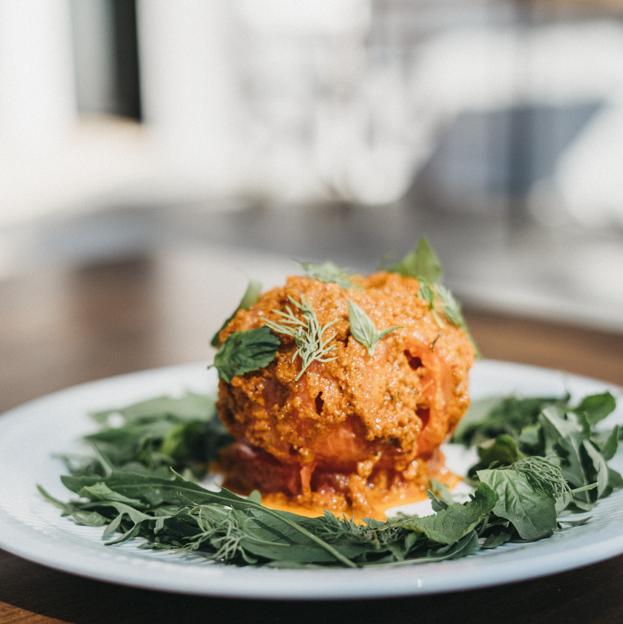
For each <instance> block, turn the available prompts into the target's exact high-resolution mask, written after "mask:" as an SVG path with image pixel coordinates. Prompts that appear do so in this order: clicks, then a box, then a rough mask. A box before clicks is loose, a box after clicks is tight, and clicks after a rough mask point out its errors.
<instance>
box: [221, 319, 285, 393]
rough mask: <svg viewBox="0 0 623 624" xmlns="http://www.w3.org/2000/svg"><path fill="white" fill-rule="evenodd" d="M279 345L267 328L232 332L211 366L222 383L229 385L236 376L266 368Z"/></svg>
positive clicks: (273, 357)
mask: <svg viewBox="0 0 623 624" xmlns="http://www.w3.org/2000/svg"><path fill="white" fill-rule="evenodd" d="M280 345H281V341H280V340H279V338H277V336H275V335H274V334H273V333H272V332H271V331H270V329H268V327H259V328H257V329H249V330H246V331H240V332H234V333H233V334H231V335H230V336H228V338H227V340H226V341H225V342H224V343H223V346H222V347H221V349H220V350H219V352H218V353H217V354H216V355H215V356H214V364H213V366H214V368H216V370H217V371H218V374H219V377H220V378H221V379H222V380H223V381H226V382H227V383H231V380H232V377H235V376H236V375H244V374H245V373H251V372H253V371H256V370H259V369H260V368H264V367H266V366H268V365H269V364H270V363H271V362H272V361H273V360H274V359H275V354H276V353H277V349H278V348H279V346H280Z"/></svg>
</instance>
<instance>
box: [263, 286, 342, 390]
mask: <svg viewBox="0 0 623 624" xmlns="http://www.w3.org/2000/svg"><path fill="white" fill-rule="evenodd" d="M288 301H289V302H290V303H291V304H292V305H293V306H294V309H295V310H297V311H298V312H299V313H300V314H301V316H302V317H303V318H302V319H301V318H299V317H298V316H297V315H296V312H295V311H294V310H293V309H292V308H291V307H290V306H286V311H285V312H283V311H282V310H273V312H274V313H275V314H277V315H278V316H279V317H280V319H281V320H280V321H279V322H277V321H266V326H267V327H270V329H272V330H273V331H274V332H276V333H278V334H285V335H286V336H291V337H292V338H294V344H295V346H296V351H295V352H294V354H293V355H292V361H294V360H295V359H296V357H297V356H298V357H300V358H301V370H300V371H299V373H298V375H297V376H296V378H295V381H298V380H299V379H300V378H301V376H302V375H303V373H304V372H305V371H306V370H307V368H308V367H309V365H310V364H311V363H312V362H331V361H332V360H335V359H336V357H335V356H330V353H331V352H332V351H334V349H335V344H331V341H332V340H333V339H334V338H335V336H334V335H330V336H326V335H325V334H326V333H327V330H328V329H329V328H330V327H331V326H332V325H334V324H335V323H336V322H337V319H335V320H334V321H331V322H330V323H326V324H325V325H320V323H319V321H318V317H317V316H316V313H315V312H314V309H313V308H312V307H311V305H310V304H309V302H308V301H307V299H306V298H305V296H301V300H300V301H297V300H296V299H294V298H293V297H290V296H289V297H288Z"/></svg>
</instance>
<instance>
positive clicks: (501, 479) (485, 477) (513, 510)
mask: <svg viewBox="0 0 623 624" xmlns="http://www.w3.org/2000/svg"><path fill="white" fill-rule="evenodd" d="M477 474H478V478H479V479H480V481H481V482H483V483H486V484H487V485H488V486H489V487H490V488H491V489H492V490H493V491H494V492H495V493H496V494H497V502H496V504H495V507H494V508H493V513H494V514H495V515H496V516H498V517H500V518H505V519H506V520H508V521H509V522H510V523H511V524H512V525H513V526H514V527H515V529H516V530H517V533H519V535H520V537H521V538H523V539H525V540H529V541H532V540H536V539H540V538H542V537H547V536H548V535H551V533H552V532H553V531H554V529H555V528H556V507H555V503H554V499H553V498H552V497H551V496H548V495H547V494H546V493H545V492H542V491H538V490H535V489H534V488H533V487H532V486H531V485H530V483H529V481H528V479H527V478H526V477H525V475H523V474H522V473H521V472H518V471H517V470H513V469H510V468H509V469H504V470H479V471H478V473H477Z"/></svg>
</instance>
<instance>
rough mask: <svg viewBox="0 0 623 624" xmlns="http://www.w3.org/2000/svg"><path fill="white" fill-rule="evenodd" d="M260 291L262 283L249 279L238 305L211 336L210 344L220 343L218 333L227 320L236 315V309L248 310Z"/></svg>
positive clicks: (225, 325) (215, 345)
mask: <svg viewBox="0 0 623 624" xmlns="http://www.w3.org/2000/svg"><path fill="white" fill-rule="evenodd" d="M261 292H262V284H261V283H260V282H258V281H257V280H253V279H252V280H249V283H248V284H247V289H246V290H245V291H244V295H242V299H241V300H240V303H239V304H238V307H237V308H236V309H235V310H234V311H233V312H232V314H230V315H229V316H228V317H227V319H226V320H225V322H224V323H223V324H222V325H221V326H220V328H219V330H218V331H217V332H216V333H215V334H214V336H212V340H211V341H210V344H211V345H212V346H213V347H218V346H220V344H221V341H220V339H219V334H220V333H221V332H222V331H223V330H224V329H225V327H227V325H229V322H230V321H231V320H232V319H233V318H234V316H236V314H237V312H238V310H248V309H249V308H250V307H251V306H253V305H255V304H256V303H257V301H258V299H259V298H260V294H261Z"/></svg>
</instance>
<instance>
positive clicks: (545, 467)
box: [39, 239, 623, 568]
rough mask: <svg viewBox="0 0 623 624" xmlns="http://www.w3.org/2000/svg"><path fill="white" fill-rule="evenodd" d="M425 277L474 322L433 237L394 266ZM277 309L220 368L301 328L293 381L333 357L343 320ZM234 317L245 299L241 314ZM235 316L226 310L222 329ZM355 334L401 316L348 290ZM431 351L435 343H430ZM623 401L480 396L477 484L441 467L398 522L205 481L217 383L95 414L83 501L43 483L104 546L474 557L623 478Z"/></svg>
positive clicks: (561, 517) (404, 560)
mask: <svg viewBox="0 0 623 624" xmlns="http://www.w3.org/2000/svg"><path fill="white" fill-rule="evenodd" d="M302 266H303V269H304V271H305V272H306V274H307V275H308V276H309V277H311V278H312V279H316V280H319V281H323V282H330V283H336V284H338V285H339V286H340V287H341V288H345V289H355V288H358V286H357V285H356V283H355V282H353V281H352V279H351V277H352V276H351V274H350V273H348V272H347V271H344V270H343V269H340V268H339V267H337V266H335V265H334V264H332V263H330V262H325V263H323V264H309V263H303V264H302ZM385 270H386V271H392V272H395V273H399V274H401V275H405V276H409V277H414V278H417V280H418V282H419V295H418V296H419V297H421V299H422V300H423V301H424V302H425V304H426V305H427V307H428V309H429V310H430V311H431V312H432V314H433V316H434V318H435V319H436V320H437V322H438V323H439V324H441V323H442V322H443V321H442V317H445V319H446V321H447V322H448V323H450V324H451V325H454V326H456V327H459V328H461V329H463V330H464V331H465V332H467V335H468V336H469V332H468V330H467V327H466V324H465V320H464V318H463V316H462V313H461V308H460V306H459V304H458V303H457V301H456V300H455V299H454V297H453V296H452V294H451V293H450V291H449V290H448V289H447V288H446V287H445V286H443V284H442V283H441V282H440V280H441V277H442V268H441V264H440V262H439V259H438V257H437V255H436V254H435V252H434V251H433V249H432V248H431V246H430V245H429V243H428V242H427V241H426V239H421V240H420V242H419V243H418V245H417V246H416V248H415V249H414V250H413V251H411V252H409V253H408V254H407V255H406V256H405V257H404V258H403V259H402V260H401V261H399V262H396V263H394V264H391V265H388V266H386V267H385ZM260 291H261V286H260V284H259V283H258V282H255V281H252V282H251V283H250V284H249V287H248V288H247V291H246V292H245V294H244V296H243V298H242V300H241V302H240V304H239V306H238V309H248V308H250V307H251V306H253V305H254V304H255V303H256V301H257V300H258V297H259V295H260ZM274 312H275V316H276V319H277V320H273V321H267V322H266V324H265V325H264V326H262V327H260V328H257V329H250V330H248V331H240V332H234V333H232V334H230V335H229V336H228V337H227V338H226V340H225V341H224V342H222V343H221V340H220V337H219V334H220V333H221V332H220V330H219V332H218V333H217V334H216V335H215V336H214V338H213V339H212V344H213V346H215V347H218V348H219V351H218V353H217V354H216V356H215V359H214V364H213V365H214V367H215V368H216V369H217V371H218V375H219V377H220V379H221V380H222V381H223V382H225V383H230V382H231V379H232V378H233V377H235V376H236V375H244V374H246V373H248V372H251V371H255V370H258V369H261V368H264V367H266V366H268V365H269V364H270V363H271V362H272V361H273V360H274V358H275V354H276V352H277V350H278V349H279V346H280V344H281V342H280V339H279V337H278V334H279V335H282V336H290V337H291V338H292V339H293V341H294V344H295V347H296V350H295V352H294V357H295V358H298V359H300V369H299V373H298V376H297V378H296V379H297V380H298V379H299V378H300V377H301V376H302V375H303V374H305V371H306V370H307V369H308V367H309V366H310V364H311V363H313V362H329V361H331V360H333V359H335V343H334V336H333V335H332V334H331V333H330V331H328V330H329V329H330V327H331V326H332V325H333V323H335V321H333V322H330V323H327V324H325V325H321V324H320V323H319V321H318V318H317V317H316V314H315V311H314V310H313V308H312V307H311V306H310V305H309V302H308V301H307V300H306V299H305V298H304V297H303V296H302V297H301V298H300V300H298V299H295V298H292V297H290V298H289V304H288V305H287V306H286V309H285V311H283V310H275V311H274ZM234 314H235V312H234ZM232 318H233V315H232V316H231V317H229V319H227V321H226V322H225V323H224V325H223V326H222V327H221V329H223V328H224V327H225V326H226V325H227V324H228V322H229V321H230V320H231V319H232ZM348 321H349V327H350V332H351V334H352V336H353V338H354V339H355V340H357V341H358V342H360V343H361V344H362V345H363V346H364V347H365V348H366V349H367V352H368V354H370V355H372V354H373V352H374V350H375V348H376V346H377V344H378V343H379V341H381V340H383V339H384V338H385V337H386V336H387V335H388V334H391V333H392V332H395V331H397V330H399V329H400V327H396V326H390V327H376V326H375V325H374V323H373V322H372V320H371V319H370V318H369V316H368V315H367V314H366V313H365V312H364V311H363V310H362V309H361V307H359V306H358V305H357V304H355V303H354V302H353V301H352V300H349V302H348ZM432 348H434V343H433V344H432V345H431V349H432ZM615 407H616V403H615V399H614V397H613V396H612V395H611V394H610V393H608V392H605V393H603V394H596V395H592V396H587V397H584V398H583V399H582V400H581V401H580V402H579V403H573V402H572V401H571V399H570V397H569V396H561V397H537V398H518V397H507V398H502V399H500V398H498V399H490V400H487V401H480V402H478V403H476V404H474V405H473V406H472V409H471V410H470V412H469V413H468V414H467V416H466V417H465V418H464V419H463V420H462V421H461V424H460V426H459V428H458V430H457V431H456V432H455V434H454V438H453V440H452V441H453V442H454V443H456V444H462V445H465V446H468V447H474V448H475V449H476V451H477V456H478V462H477V463H476V464H475V465H474V466H472V468H471V469H470V470H469V472H468V474H467V475H466V479H467V481H468V483H469V484H470V485H472V486H473V492H472V494H471V496H470V497H469V500H467V501H466V502H457V501H456V500H454V499H453V496H452V494H451V492H449V491H448V489H447V488H446V487H445V486H444V485H443V484H441V483H439V482H437V481H435V480H433V481H431V482H430V484H429V489H428V495H429V497H430V500H431V502H432V509H433V513H432V514H431V515H427V516H415V515H400V514H399V515H395V516H393V517H391V518H390V519H389V520H387V521H386V522H381V521H377V520H367V521H365V522H363V523H357V522H354V521H352V520H350V519H347V518H339V517H336V516H335V515H333V514H332V513H330V512H325V513H324V515H323V516H320V517H315V518H308V517H304V516H300V515H296V514H293V513H289V512H285V511H277V510H274V509H271V508H269V507H266V506H264V505H263V504H262V500H261V495H260V494H259V493H258V492H254V493H252V494H251V495H250V496H248V497H242V496H238V495H236V494H234V493H233V492H230V491H228V490H226V489H218V488H216V489H207V488H205V487H202V486H201V484H200V482H201V480H202V479H203V478H204V477H205V476H206V474H207V472H208V471H209V467H210V464H211V462H212V461H213V460H215V459H216V458H217V456H218V453H219V451H220V449H222V448H223V447H224V446H226V445H228V444H230V443H231V442H232V441H233V439H232V437H231V436H230V434H229V433H228V431H227V430H226V429H225V427H224V426H223V424H222V423H221V421H220V420H219V419H218V418H217V416H216V409H215V402H214V399H213V398H212V397H210V396H205V395H200V394H193V393H188V394H186V395H184V396H181V397H176V398H174V397H166V396H165V397H157V398H154V399H150V400H148V401H143V402H141V403H136V404H134V405H130V406H128V407H125V408H120V409H113V410H109V411H103V412H98V413H96V414H93V417H94V419H95V421H96V423H98V425H99V430H97V431H96V432H95V433H93V434H91V435H88V436H86V438H85V442H86V443H87V444H88V445H89V448H90V451H89V452H88V454H86V455H63V456H60V457H61V459H62V460H63V461H64V464H65V467H66V472H67V474H65V475H64V476H62V477H61V480H62V482H63V484H64V485H65V486H66V487H67V488H68V489H69V490H70V491H71V492H73V493H74V494H75V495H76V496H77V498H75V499H73V500H70V501H69V502H63V501H60V500H57V499H56V498H53V497H52V496H51V495H50V494H48V493H47V492H46V491H45V490H44V489H43V488H41V487H40V488H39V490H40V492H41V494H42V495H43V496H45V497H46V498H47V499H48V500H49V501H50V502H51V503H53V504H54V505H56V506H57V507H58V508H59V509H60V511H61V513H62V514H63V516H67V517H68V518H71V519H72V520H73V521H74V522H76V523H77V524H80V525H86V526H93V527H103V536H104V539H105V540H106V543H107V544H118V543H120V542H125V541H127V540H131V539H135V538H138V540H139V541H138V542H137V543H138V545H139V547H141V548H150V549H164V550H175V551H179V552H181V553H186V554H188V553H194V554H195V555H196V556H199V557H202V558H204V559H207V560H211V561H216V562H220V563H229V564H236V565H265V566H273V567H305V566H345V567H351V568H357V567H364V566H387V565H392V566H398V565H410V564H413V563H422V562H427V561H441V560H444V559H453V558H458V557H465V556H467V555H471V554H474V553H476V552H477V551H478V550H480V549H488V548H496V547H500V546H502V545H503V544H505V543H506V542H522V541H523V542H525V541H532V540H538V539H542V538H546V537H548V536H550V535H552V533H554V532H556V531H560V530H566V529H567V528H568V527H570V526H573V525H577V524H579V523H584V522H587V521H589V519H590V516H589V513H588V512H590V510H591V508H592V507H593V505H595V503H597V501H598V500H599V499H601V498H604V497H606V496H609V495H610V494H611V493H612V492H613V491H614V490H615V489H618V488H620V487H621V486H623V479H622V478H621V475H620V474H619V473H618V472H616V471H615V470H613V469H612V468H611V467H610V466H609V465H608V462H609V461H610V460H611V459H612V458H613V457H614V455H615V454H616V452H617V447H618V444H619V440H620V438H621V431H620V430H619V427H614V428H612V429H610V430H608V429H606V428H603V427H598V425H600V423H602V421H603V420H604V419H605V418H606V417H607V416H608V415H609V414H611V413H612V412H613V411H614V409H615Z"/></svg>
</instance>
